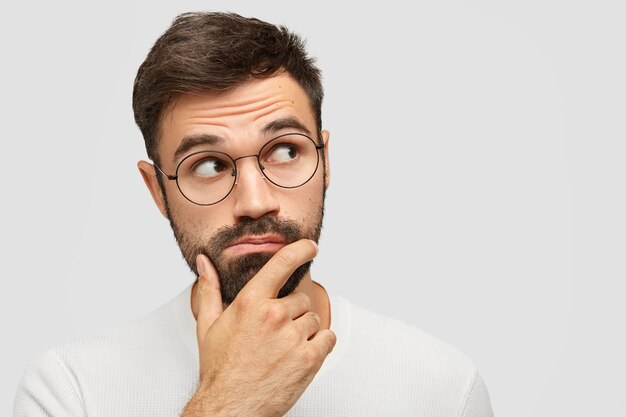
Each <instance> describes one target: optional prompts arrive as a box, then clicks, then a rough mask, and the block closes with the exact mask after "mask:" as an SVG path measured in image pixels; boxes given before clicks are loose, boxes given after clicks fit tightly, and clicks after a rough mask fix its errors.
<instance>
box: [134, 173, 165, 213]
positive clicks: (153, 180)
mask: <svg viewBox="0 0 626 417" xmlns="http://www.w3.org/2000/svg"><path fill="white" fill-rule="evenodd" d="M137 168H139V172H140V173H141V177H142V178H143V182H144V183H145V184H146V187H148V190H149V191H150V195H151V196H152V200H154V203H155V204H156V205H157V207H158V208H159V211H160V212H161V214H162V215H163V217H165V218H166V219H167V218H168V217H167V210H166V207H165V198H164V196H163V192H162V191H161V187H160V186H159V181H158V180H157V177H156V176H157V173H156V168H155V167H154V165H152V164H151V163H149V162H146V161H139V162H137Z"/></svg>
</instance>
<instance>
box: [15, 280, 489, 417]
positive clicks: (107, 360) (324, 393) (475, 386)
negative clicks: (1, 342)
mask: <svg viewBox="0 0 626 417" xmlns="http://www.w3.org/2000/svg"><path fill="white" fill-rule="evenodd" d="M190 297H191V286H189V287H188V288H187V289H186V290H185V291H183V292H182V293H181V294H180V295H178V296H177V297H176V298H174V299H173V300H171V301H170V302H168V303H167V304H165V305H164V306H162V307H161V308H159V309H158V310H156V311H154V312H152V313H150V314H148V315H147V316H145V317H143V318H140V319H137V320H135V321H132V322H130V323H128V324H127V325H125V326H123V327H119V328H116V329H112V330H106V331H101V332H99V333H96V334H94V335H92V336H89V337H85V338H82V339H79V340H77V341H75V342H71V343H67V344H64V345H62V346H59V347H57V348H55V349H53V350H50V351H48V352H47V353H45V354H44V355H42V356H41V357H40V358H39V360H38V361H37V362H36V363H35V364H34V365H33V366H32V367H31V368H30V369H28V370H27V371H26V373H25V374H24V377H23V379H22V381H21V383H20V386H19V388H18V390H17V396H16V398H15V412H14V415H15V416H16V417H21V416H29V417H34V416H53V417H61V416H89V417H99V416H107V417H113V416H124V417H135V416H150V417H165V416H169V417H171V416H179V415H180V414H181V412H182V410H183V409H184V407H185V405H186V404H187V401H188V400H189V399H190V398H191V397H192V395H193V394H194V392H195V390H196V387H197V382H198V346H197V343H196V333H195V326H196V322H195V319H194V317H193V314H192V312H191V305H190ZM330 302H331V316H332V318H331V321H332V324H331V328H332V329H333V331H334V332H335V333H336V335H337V344H336V346H335V349H334V350H333V352H332V353H331V354H330V355H329V356H328V357H327V359H326V361H325V362H324V364H323V366H322V368H321V369H320V371H319V373H318V374H317V375H316V377H315V379H314V380H313V382H312V383H311V385H310V386H309V387H308V388H307V390H306V391H305V392H304V394H303V395H302V397H300V399H299V400H298V402H297V403H296V404H295V405H294V407H293V408H292V409H291V410H290V411H289V413H288V414H287V416H289V417H300V416H302V417H305V416H306V417H311V416H328V417H332V416H341V417H364V416H424V417H425V416H428V417H489V416H492V411H491V406H490V401H489V395H488V394H487V390H486V388H485V385H484V383H483V381H482V379H481V378H480V376H479V374H478V372H477V371H476V369H475V368H474V366H473V365H472V363H471V362H470V361H469V360H468V359H467V358H466V357H465V356H464V355H463V354H461V353H460V352H458V351H457V350H456V349H454V348H452V347H450V346H448V345H446V344H445V343H443V342H441V341H439V340H437V339H435V338H433V337H432V336H429V335H428V334H425V333H424V332H422V331H420V330H419V329H417V328H415V327H411V326H408V325H406V324H404V323H401V322H399V321H396V320H392V319H389V318H385V317H382V316H380V315H378V314H375V313H372V312H369V311H366V310H364V309H362V308H359V307H357V306H355V305H353V304H350V303H349V302H348V301H346V300H345V299H343V298H341V297H338V296H335V295H333V294H330Z"/></svg>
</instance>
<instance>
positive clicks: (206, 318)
mask: <svg viewBox="0 0 626 417" xmlns="http://www.w3.org/2000/svg"><path fill="white" fill-rule="evenodd" d="M196 268H197V269H198V274H199V275H200V276H199V277H198V325H197V332H198V340H203V339H204V336H205V335H206V332H207V331H208V330H209V328H210V327H211V326H212V325H213V323H214V322H215V320H217V318H218V317H219V316H220V315H221V314H222V312H223V311H224V307H223V305H222V293H221V292H220V281H219V278H218V276H217V271H216V270H215V267H214V266H213V264H212V263H211V261H209V258H208V257H206V255H202V254H200V255H198V256H197V257H196Z"/></svg>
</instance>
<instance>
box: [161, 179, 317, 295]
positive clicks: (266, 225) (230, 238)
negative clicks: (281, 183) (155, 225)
mask: <svg viewBox="0 0 626 417" xmlns="http://www.w3.org/2000/svg"><path fill="white" fill-rule="evenodd" d="M325 191H326V190H324V193H323V194H324V195H323V197H322V204H321V206H320V207H319V208H318V210H316V213H314V215H313V216H312V217H313V218H314V219H313V220H314V221H313V224H312V226H310V227H309V228H307V229H305V228H304V227H303V226H301V225H300V224H298V223H297V222H295V221H293V220H287V219H282V218H279V217H276V216H263V217H260V218H258V219H251V218H246V220H245V221H242V222H240V223H237V224H235V225H233V226H223V227H221V228H219V229H218V230H217V231H216V232H215V233H214V234H213V236H209V237H205V236H201V235H195V236H194V235H192V234H191V233H187V232H184V231H183V228H182V227H180V225H179V224H178V221H177V220H175V218H174V216H172V213H171V210H170V207H169V203H168V202H167V197H165V203H166V210H167V215H168V218H169V221H170V225H171V227H172V231H173V232H174V237H175V238H176V241H177V242H178V246H179V247H180V251H181V253H182V255H183V258H184V259H185V261H186V262H187V265H189V268H190V269H191V271H192V272H193V273H194V274H195V275H196V276H198V275H199V274H198V270H197V267H196V257H197V256H198V255H199V254H204V255H206V256H207V257H208V258H209V260H210V261H211V263H212V264H213V266H214V267H215V269H216V271H217V274H218V277H219V281H220V291H221V294H222V302H223V303H224V304H225V305H230V304H231V303H232V302H233V301H234V300H235V297H236V296H237V294H239V292H240V291H241V289H242V288H243V287H244V286H245V285H246V284H247V283H248V282H249V281H250V280H251V279H252V278H253V277H254V276H255V275H256V274H257V273H258V272H259V271H260V270H261V268H262V267H263V266H264V265H265V264H266V263H267V262H268V261H269V260H270V259H271V258H272V256H274V254H273V253H249V254H244V255H239V256H236V257H231V258H230V259H229V258H226V257H225V256H224V250H225V249H226V248H227V247H229V246H230V245H231V244H233V243H234V242H235V241H237V240H238V239H240V238H243V237H246V236H254V235H264V234H275V235H278V236H281V237H282V238H283V239H284V240H285V242H286V243H287V244H289V243H293V242H295V241H297V240H299V239H303V238H306V239H310V240H313V241H315V242H316V243H317V242H318V241H319V238H320V234H321V231H322V220H323V217H324V200H325V194H326V193H325ZM164 196H165V195H164ZM312 263H313V261H312V260H311V261H309V262H306V263H304V264H303V265H300V266H299V267H298V268H296V270H295V271H294V272H293V273H292V274H291V276H290V277H289V278H288V279H287V281H286V283H285V284H284V285H283V287H282V288H281V289H280V291H279V292H278V298H281V297H285V296H287V295H289V294H291V293H292V292H293V291H294V290H295V289H296V288H297V287H298V285H299V284H300V281H302V278H303V277H304V276H305V275H306V274H307V272H309V270H310V267H311V264H312Z"/></svg>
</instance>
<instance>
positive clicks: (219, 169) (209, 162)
mask: <svg viewBox="0 0 626 417" xmlns="http://www.w3.org/2000/svg"><path fill="white" fill-rule="evenodd" d="M228 170H229V166H228V164H227V163H226V162H224V161H222V160H221V159H219V158H215V157H208V158H204V159H202V160H200V161H198V162H196V163H195V164H194V166H193V168H192V171H193V173H194V174H196V175H198V176H200V177H204V178H215V177H217V176H219V175H221V174H223V173H224V172H226V171H228Z"/></svg>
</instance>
